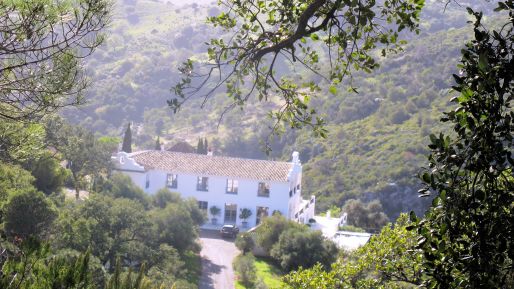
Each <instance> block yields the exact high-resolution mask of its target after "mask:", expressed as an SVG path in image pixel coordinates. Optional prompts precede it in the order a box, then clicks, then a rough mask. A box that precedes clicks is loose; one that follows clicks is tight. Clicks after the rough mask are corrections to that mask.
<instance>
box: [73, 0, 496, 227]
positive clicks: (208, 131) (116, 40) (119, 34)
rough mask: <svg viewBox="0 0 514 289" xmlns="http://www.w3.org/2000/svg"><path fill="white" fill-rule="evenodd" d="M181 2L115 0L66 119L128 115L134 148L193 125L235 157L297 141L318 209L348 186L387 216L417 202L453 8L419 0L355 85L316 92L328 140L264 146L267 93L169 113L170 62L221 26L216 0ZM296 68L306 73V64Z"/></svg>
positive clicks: (449, 68) (301, 136)
mask: <svg viewBox="0 0 514 289" xmlns="http://www.w3.org/2000/svg"><path fill="white" fill-rule="evenodd" d="M180 2H181V1H161V2H159V1H150V0H137V1H136V0H124V1H119V2H118V3H117V5H116V6H115V7H116V8H115V16H114V19H113V23H112V27H111V29H110V31H109V32H108V34H109V37H108V40H107V43H106V45H104V46H103V47H102V48H101V49H100V50H98V51H97V52H96V53H95V54H94V56H93V57H91V58H90V59H89V60H88V62H87V66H88V69H89V71H90V73H91V78H92V81H93V85H92V87H91V89H90V90H89V92H88V95H87V99H88V105H86V106H84V107H83V108H82V109H81V110H80V112H77V111H76V110H74V111H73V113H65V116H66V117H67V118H68V119H69V120H71V121H72V122H75V123H80V124H82V125H84V126H86V127H89V128H91V129H93V130H94V131H96V132H97V133H99V134H107V135H113V136H120V135H121V133H122V131H123V129H124V126H125V125H126V123H127V122H129V121H133V122H135V123H137V124H138V125H137V130H136V136H135V139H136V145H137V146H138V147H139V148H151V147H153V143H154V139H155V138H156V137H157V135H160V136H161V139H163V140H164V142H166V143H170V144H171V143H174V142H176V141H177V140H181V139H184V140H186V141H189V142H190V143H191V144H196V141H197V140H198V138H199V137H208V139H209V143H210V144H211V145H212V146H213V147H214V148H215V150H216V153H219V154H225V155H231V156H239V157H251V158H276V159H283V160H286V159H289V157H290V155H291V152H292V151H293V150H298V151H300V152H301V158H302V161H303V162H304V190H303V192H304V193H305V194H316V195H317V196H318V202H319V203H318V210H319V211H324V210H326V209H327V208H329V207H331V206H341V205H343V203H344V201H345V200H346V199H348V198H351V197H360V198H363V199H373V198H377V197H378V198H379V199H380V200H381V201H382V203H383V204H384V207H385V210H386V213H387V214H388V215H389V216H390V217H395V216H397V215H398V214H399V212H401V211H408V210H411V209H415V210H416V211H418V212H422V211H423V208H424V204H423V203H422V202H421V201H420V200H419V199H418V198H417V195H416V189H417V186H418V181H417V180H416V177H415V175H416V172H417V170H418V168H419V167H420V166H422V165H423V164H424V163H425V157H424V156H425V154H426V150H425V143H426V139H427V135H428V134H429V133H430V132H435V131H437V130H438V129H439V124H438V121H437V120H438V118H439V117H440V112H441V111H443V110H446V109H448V108H447V100H448V99H449V96H448V93H447V92H448V88H449V86H450V84H451V74H452V73H455V72H456V65H457V61H458V55H459V50H460V48H461V47H462V45H463V43H464V42H465V40H466V39H467V36H466V35H468V33H469V29H468V28H467V27H466V19H467V16H466V14H465V11H463V9H462V8H460V7H452V6H450V7H448V8H447V9H446V11H444V5H442V4H441V3H439V2H438V1H427V7H426V9H425V10H424V12H423V15H422V19H423V20H422V25H421V27H422V31H421V33H420V35H406V38H408V39H409V45H408V46H407V47H406V49H405V51H404V52H403V53H400V54H398V55H394V56H391V57H388V58H387V59H381V68H380V69H379V70H377V71H375V72H373V73H372V74H364V75H356V77H355V85H356V86H357V87H358V90H359V93H358V94H355V93H349V92H345V89H344V88H342V89H340V90H339V91H341V92H340V93H339V94H337V95H335V96H334V95H331V94H328V93H327V94H323V95H319V96H318V97H316V98H315V99H314V101H313V103H314V105H315V106H316V107H317V108H318V111H320V112H322V113H323V114H324V115H325V117H326V118H327V119H328V120H329V124H330V125H329V127H328V128H329V130H330V135H329V137H328V138H327V139H326V140H322V139H315V138H312V137H311V135H310V133H309V132H308V131H287V132H286V133H285V135H284V136H283V137H282V138H281V139H278V140H276V141H275V142H274V143H273V147H272V148H273V151H272V153H271V155H270V156H269V157H268V156H266V155H265V154H264V153H263V152H262V146H261V145H260V142H261V141H262V140H264V139H265V138H266V137H267V135H268V134H269V128H268V126H269V125H270V123H269V122H268V121H266V112H267V111H268V110H269V108H272V107H274V106H275V104H274V103H251V104H250V105H249V106H248V107H247V109H246V110H245V111H232V112H230V113H228V114H226V115H225V116H224V118H223V119H222V120H221V122H219V118H220V114H221V112H222V111H223V108H224V107H225V105H226V104H227V103H228V100H227V99H226V98H225V97H224V96H223V94H219V95H217V96H216V97H214V98H213V99H211V100H210V101H208V102H207V103H206V104H205V106H204V107H203V109H202V108H201V104H202V99H193V100H191V101H190V102H189V103H188V104H187V105H186V106H185V107H184V108H183V109H182V110H181V111H180V112H179V113H178V114H177V115H173V114H172V113H171V112H170V111H169V109H167V108H166V100H167V99H169V98H171V96H172V95H171V91H170V88H171V86H172V85H173V84H174V83H175V82H176V81H177V80H178V79H179V75H178V71H177V67H178V65H179V64H180V63H181V62H182V61H184V60H185V59H186V58H188V57H191V56H194V57H202V54H203V53H204V51H205V49H206V48H205V45H204V42H206V41H207V40H208V39H209V38H211V37H217V36H220V35H221V33H220V32H219V31H216V30H214V29H213V28H211V27H209V26H207V25H206V24H205V21H204V19H205V17H206V16H207V15H216V14H217V13H219V11H220V10H219V9H218V8H217V7H216V6H215V5H214V4H212V3H210V2H209V1H201V3H199V4H198V3H191V4H187V5H181V4H179V3H180ZM484 5H487V4H484ZM299 74H301V75H302V77H311V78H313V79H316V78H315V77H314V76H313V75H312V74H309V72H306V71H301V72H299ZM218 124H219V128H218Z"/></svg>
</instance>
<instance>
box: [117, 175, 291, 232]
mask: <svg viewBox="0 0 514 289" xmlns="http://www.w3.org/2000/svg"><path fill="white" fill-rule="evenodd" d="M127 174H128V175H129V176H131V178H132V179H133V180H134V179H135V180H136V181H135V182H136V183H137V184H138V185H139V186H140V187H141V188H143V189H144V191H145V192H147V193H148V194H150V195H153V194H155V193H156V192H157V191H158V190H160V189H162V188H165V186H166V177H167V174H168V172H165V171H159V170H151V171H148V172H147V174H148V175H149V177H150V186H149V187H148V188H145V182H146V176H143V177H141V176H140V174H139V175H137V174H134V173H127ZM177 175H178V177H177V188H176V189H175V188H169V190H170V191H173V192H178V193H180V195H181V196H182V197H184V198H188V197H193V198H195V199H196V200H197V201H205V202H207V203H208V207H209V208H210V207H212V206H216V207H218V208H220V209H221V213H220V215H219V216H217V219H218V223H223V221H224V216H225V212H224V209H225V204H226V203H233V204H237V221H236V223H237V224H238V225H241V222H242V221H243V220H240V219H239V210H240V209H242V208H247V209H250V210H251V211H252V216H251V217H250V218H249V219H248V220H247V222H248V225H249V226H250V227H252V226H254V225H255V222H256V214H257V207H268V208H269V210H268V212H269V214H270V215H271V214H272V213H273V211H275V210H278V211H280V212H281V213H282V214H283V215H284V216H289V215H290V212H289V210H288V204H289V200H290V198H289V187H290V184H289V183H288V182H268V183H269V184H270V194H269V197H259V196H258V195H257V190H258V184H259V182H260V181H258V180H248V179H237V180H238V192H237V195H236V194H227V193H226V186H227V177H219V176H202V177H208V178H209V181H208V191H197V190H196V183H197V177H199V176H198V175H191V174H180V173H177ZM297 195H299V194H297ZM294 197H296V196H294ZM211 218H212V216H210V214H209V220H210V219H211Z"/></svg>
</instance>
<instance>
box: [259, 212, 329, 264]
mask: <svg viewBox="0 0 514 289" xmlns="http://www.w3.org/2000/svg"><path fill="white" fill-rule="evenodd" d="M255 234H256V239H257V244H258V245H259V246H261V247H262V248H263V249H264V250H265V251H266V252H267V253H268V254H269V255H270V256H271V257H272V258H273V259H274V260H275V261H276V262H277V263H278V264H279V265H280V267H281V268H282V269H283V270H285V271H287V272H288V271H291V270H296V269H298V268H299V267H303V268H310V267H312V266H313V265H315V264H317V263H320V264H321V265H322V266H324V267H327V268H328V266H329V265H330V264H331V263H332V262H333V261H335V259H336V258H337V255H338V249H337V247H336V246H335V244H334V243H333V242H332V241H329V240H327V239H325V238H324V237H323V236H322V234H321V232H319V231H311V230H310V229H309V227H307V226H305V225H301V224H298V223H296V222H293V221H289V220H287V219H286V218H285V217H283V216H280V215H273V216H271V217H268V218H266V219H264V221H263V222H262V224H261V225H260V226H259V227H258V229H257V230H256V231H255Z"/></svg>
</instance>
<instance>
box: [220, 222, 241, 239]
mask: <svg viewBox="0 0 514 289" xmlns="http://www.w3.org/2000/svg"><path fill="white" fill-rule="evenodd" d="M220 233H221V237H222V238H223V237H231V238H235V237H236V236H237V233H239V228H238V227H237V226H236V225H223V227H222V228H221V230H220Z"/></svg>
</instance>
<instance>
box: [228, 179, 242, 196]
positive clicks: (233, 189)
mask: <svg viewBox="0 0 514 289" xmlns="http://www.w3.org/2000/svg"><path fill="white" fill-rule="evenodd" d="M238 187H239V183H238V181H237V180H227V194H237V189H238Z"/></svg>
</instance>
